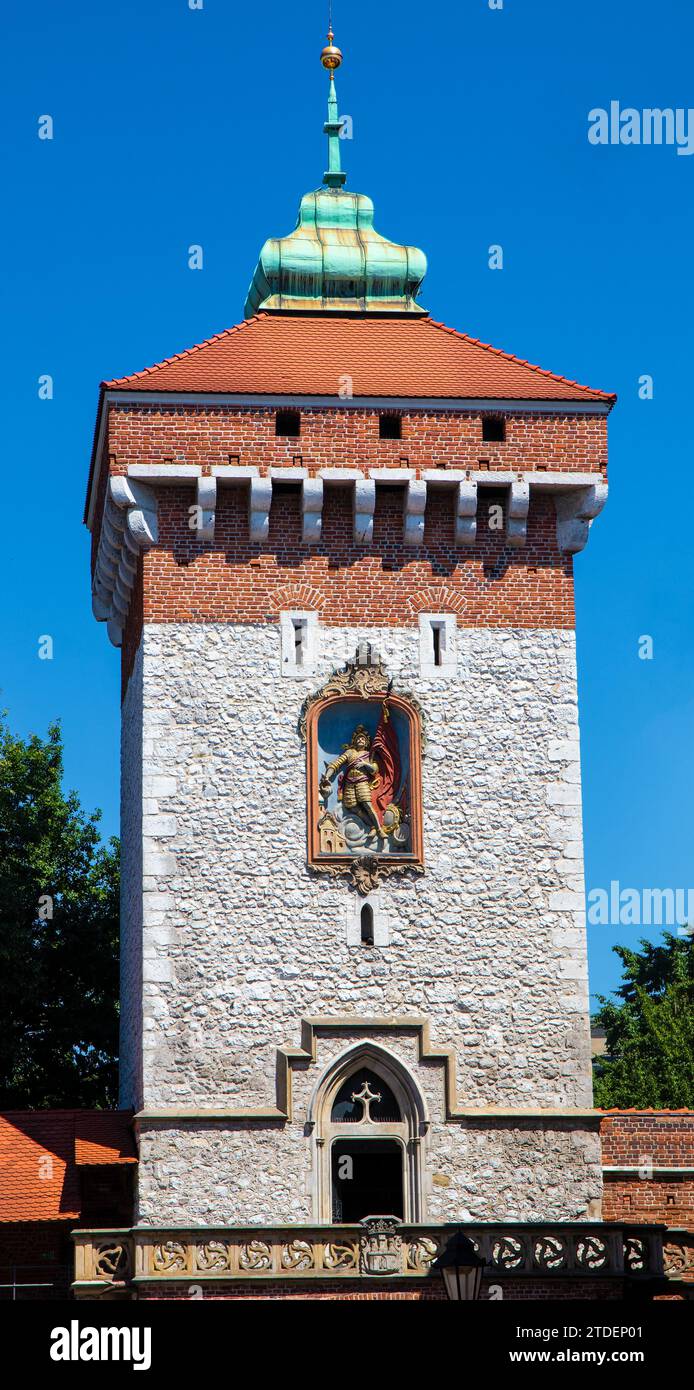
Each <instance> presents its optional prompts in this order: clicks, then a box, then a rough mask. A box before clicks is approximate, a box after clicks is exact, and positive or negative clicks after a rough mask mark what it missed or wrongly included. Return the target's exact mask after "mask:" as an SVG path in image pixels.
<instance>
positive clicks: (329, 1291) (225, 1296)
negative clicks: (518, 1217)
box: [138, 1276, 624, 1303]
mask: <svg viewBox="0 0 694 1390" xmlns="http://www.w3.org/2000/svg"><path fill="white" fill-rule="evenodd" d="M490 1286H493V1287H494V1289H495V1291H498V1290H499V1289H500V1290H501V1294H502V1298H503V1301H504V1302H513V1301H514V1300H527V1299H530V1300H533V1301H535V1300H537V1299H540V1300H542V1301H548V1300H553V1299H559V1300H561V1301H562V1302H563V1301H565V1300H575V1299H577V1298H579V1299H582V1298H588V1299H601V1300H604V1299H621V1298H623V1297H624V1286H623V1283H622V1280H621V1279H544V1280H543V1279H528V1280H525V1279H522V1280H511V1279H507V1280H490V1281H489V1282H487V1281H484V1282H483V1284H482V1293H481V1297H482V1298H483V1299H488V1298H489V1288H490ZM191 1287H197V1288H201V1287H203V1286H202V1285H197V1286H195V1285H194V1281H191V1284H190V1285H189V1284H187V1283H186V1284H183V1285H175V1284H170V1285H169V1286H168V1288H167V1289H166V1290H164V1289H161V1288H156V1287H155V1286H153V1285H152V1286H150V1287H147V1286H146V1285H143V1286H142V1287H141V1288H140V1290H139V1293H138V1298H139V1299H140V1300H142V1299H144V1300H146V1301H149V1302H163V1301H168V1300H170V1299H179V1300H183V1299H185V1300H186V1301H188V1300H189V1299H190V1298H191V1292H190V1290H191ZM494 1296H495V1299H498V1298H499V1293H498V1292H495V1295H494ZM204 1299H210V1300H212V1299H213V1300H215V1301H218V1300H219V1301H222V1300H232V1299H241V1300H251V1301H254V1302H259V1301H261V1300H263V1301H264V1300H267V1299H270V1300H275V1299H285V1300H289V1301H290V1302H296V1301H297V1300H300V1299H313V1300H322V1299H329V1300H339V1302H341V1303H345V1302H352V1303H353V1302H374V1301H376V1302H384V1301H397V1302H402V1301H406V1300H407V1301H410V1302H416V1303H421V1302H426V1303H432V1302H436V1303H444V1302H446V1294H445V1291H444V1288H443V1282H442V1281H441V1279H440V1278H437V1277H436V1276H432V1277H431V1279H430V1280H427V1282H426V1283H422V1284H419V1283H418V1284H416V1285H414V1286H413V1285H412V1284H411V1283H395V1282H392V1283H391V1281H390V1280H389V1281H388V1284H387V1285H385V1284H377V1283H376V1282H375V1280H374V1279H373V1278H371V1279H367V1280H364V1282H363V1283H359V1284H353V1283H352V1282H350V1283H346V1282H344V1281H342V1280H340V1281H338V1280H335V1281H334V1282H333V1283H327V1282H326V1283H324V1282H323V1280H322V1279H321V1281H320V1284H319V1285H317V1284H316V1283H313V1284H311V1283H306V1284H303V1285H298V1284H296V1283H292V1284H291V1285H289V1284H288V1283H286V1282H283V1283H277V1284H273V1283H271V1282H270V1281H269V1280H268V1282H267V1283H263V1285H262V1287H261V1286H259V1285H258V1284H255V1285H254V1284H251V1283H243V1282H242V1281H241V1280H239V1281H238V1282H237V1283H234V1284H233V1285H229V1284H226V1285H224V1284H208V1285H205V1286H204V1293H203V1300H204Z"/></svg>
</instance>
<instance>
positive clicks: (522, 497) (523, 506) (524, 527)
mask: <svg viewBox="0 0 694 1390" xmlns="http://www.w3.org/2000/svg"><path fill="white" fill-rule="evenodd" d="M529 505H530V486H529V484H528V483H526V482H519V481H518V480H515V481H514V482H512V483H511V488H510V491H509V497H508V511H507V516H506V540H507V541H508V544H509V545H525V542H526V539H527V534H528V507H529Z"/></svg>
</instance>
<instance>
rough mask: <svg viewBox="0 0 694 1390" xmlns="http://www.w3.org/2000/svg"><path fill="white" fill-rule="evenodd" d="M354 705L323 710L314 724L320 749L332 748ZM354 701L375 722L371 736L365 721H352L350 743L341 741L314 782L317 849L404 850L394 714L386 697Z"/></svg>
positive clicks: (400, 753)
mask: <svg viewBox="0 0 694 1390" xmlns="http://www.w3.org/2000/svg"><path fill="white" fill-rule="evenodd" d="M354 703H355V702H353V701H350V702H349V703H348V705H347V709H346V710H345V707H344V704H342V705H340V704H338V705H337V706H332V707H331V708H330V709H329V710H327V711H326V712H325V714H324V715H323V717H322V719H321V722H320V727H319V738H320V745H321V750H322V751H325V752H332V748H333V747H334V745H335V742H336V739H337V737H339V732H340V729H341V727H342V726H343V725H344V720H345V717H350V716H351V719H352V720H354V714H353V713H352V711H353V708H354ZM359 704H360V712H361V709H362V708H363V705H366V707H367V719H369V722H371V723H372V726H373V720H374V717H376V718H377V720H378V722H377V724H376V728H375V732H374V733H373V734H372V733H370V732H369V729H368V727H367V724H366V723H356V724H355V723H352V728H351V734H350V738H349V742H342V743H341V745H340V752H339V753H338V754H337V756H333V757H332V758H330V759H329V760H328V761H326V763H325V767H324V770H323V772H322V775H321V776H320V782H319V793H320V796H319V819H318V830H319V834H320V849H321V852H323V853H329V854H335V853H338V854H340V853H342V854H345V853H346V854H350V853H351V854H364V853H365V852H366V853H370V854H389V853H392V852H396V853H399V854H407V853H408V851H409V848H410V838H411V836H410V820H409V806H408V783H409V777H408V772H409V757H408V750H407V746H406V744H407V740H406V739H403V740H402V742H403V743H404V744H405V747H402V746H401V731H399V730H398V727H397V725H398V716H397V713H395V712H393V711H392V710H391V708H390V706H389V702H388V700H387V699H385V700H383V701H382V702H379V701H368V702H367V701H364V702H363V704H362V702H359ZM379 707H380V708H379ZM377 711H378V713H377Z"/></svg>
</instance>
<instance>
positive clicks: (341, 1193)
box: [332, 1139, 403, 1223]
mask: <svg viewBox="0 0 694 1390" xmlns="http://www.w3.org/2000/svg"><path fill="white" fill-rule="evenodd" d="M402 1158H403V1154H402V1148H401V1146H400V1144H398V1142H397V1140H395V1139H338V1140H336V1142H335V1143H334V1144H333V1148H332V1182H333V1221H342V1222H345V1223H352V1222H355V1221H363V1219H364V1217H365V1216H399V1217H400V1219H401V1220H402V1216H403V1200H402Z"/></svg>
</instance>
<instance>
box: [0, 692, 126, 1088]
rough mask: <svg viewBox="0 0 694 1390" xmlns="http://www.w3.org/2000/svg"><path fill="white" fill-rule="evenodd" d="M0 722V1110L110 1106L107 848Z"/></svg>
mask: <svg viewBox="0 0 694 1390" xmlns="http://www.w3.org/2000/svg"><path fill="white" fill-rule="evenodd" d="M62 777H63V744H62V737H61V732H60V726H59V725H57V724H56V725H52V726H51V728H50V729H49V731H48V737H47V739H46V740H45V741H44V740H42V739H41V738H39V737H38V736H37V735H32V736H31V737H30V738H29V739H27V740H26V741H25V740H23V739H21V738H15V737H13V735H12V734H11V733H10V730H9V728H8V726H7V722H6V720H5V718H4V717H2V716H0V1019H1V1020H2V1026H1V1027H0V1107H2V1108H3V1109H9V1108H13V1107H14V1108H23V1107H30V1108H33V1107H42V1106H55V1107H61V1106H67V1107H69V1106H97V1107H100V1106H109V1105H113V1104H115V1102H116V1078H117V1047H118V895H119V856H118V841H117V840H111V841H110V844H109V845H108V846H105V845H103V844H102V843H101V840H100V836H99V831H98V828H97V827H98V822H99V819H100V814H101V813H100V812H98V811H96V812H94V813H93V814H92V815H87V814H85V812H84V811H83V810H82V808H81V806H80V803H79V800H78V797H77V796H76V794H75V793H74V792H71V793H70V794H69V795H67V796H66V795H65V794H64V792H63V790H62Z"/></svg>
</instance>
